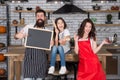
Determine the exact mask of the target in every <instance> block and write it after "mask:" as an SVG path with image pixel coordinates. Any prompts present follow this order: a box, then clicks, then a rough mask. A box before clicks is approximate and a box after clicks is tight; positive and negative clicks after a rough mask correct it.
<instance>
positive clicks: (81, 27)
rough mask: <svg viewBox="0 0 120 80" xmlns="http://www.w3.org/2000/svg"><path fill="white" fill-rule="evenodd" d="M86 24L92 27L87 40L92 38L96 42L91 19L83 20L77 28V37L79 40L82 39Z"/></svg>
mask: <svg viewBox="0 0 120 80" xmlns="http://www.w3.org/2000/svg"><path fill="white" fill-rule="evenodd" d="M86 23H90V24H91V25H92V28H91V31H90V33H89V35H88V37H89V38H93V39H94V40H96V33H95V32H96V29H95V26H94V23H93V22H92V20H91V19H89V18H87V19H85V20H84V21H83V22H82V23H81V25H80V27H79V28H78V36H79V38H82V37H83V34H84V29H85V26H86Z"/></svg>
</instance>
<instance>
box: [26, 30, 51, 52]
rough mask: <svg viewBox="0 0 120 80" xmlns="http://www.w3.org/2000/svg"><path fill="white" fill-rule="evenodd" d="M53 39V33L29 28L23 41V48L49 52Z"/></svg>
mask: <svg viewBox="0 0 120 80" xmlns="http://www.w3.org/2000/svg"><path fill="white" fill-rule="evenodd" d="M52 38H53V31H51V30H46V29H38V28H29V29H28V36H27V37H26V40H25V45H24V46H25V47H27V48H36V49H43V50H51V45H50V41H51V40H52Z"/></svg>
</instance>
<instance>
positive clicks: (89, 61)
mask: <svg viewBox="0 0 120 80" xmlns="http://www.w3.org/2000/svg"><path fill="white" fill-rule="evenodd" d="M74 40H75V52H76V53H77V54H78V57H79V64H78V72H77V80H106V76H105V73H104V71H103V69H102V66H101V64H100V61H99V59H98V57H97V55H96V53H97V52H98V51H99V50H100V49H101V47H102V46H103V45H104V44H108V42H107V40H103V41H102V43H101V44H100V45H99V46H97V43H96V34H95V26H94V24H93V22H92V21H91V20H90V19H85V20H84V21H83V22H82V24H81V26H80V27H79V29H78V33H77V35H74Z"/></svg>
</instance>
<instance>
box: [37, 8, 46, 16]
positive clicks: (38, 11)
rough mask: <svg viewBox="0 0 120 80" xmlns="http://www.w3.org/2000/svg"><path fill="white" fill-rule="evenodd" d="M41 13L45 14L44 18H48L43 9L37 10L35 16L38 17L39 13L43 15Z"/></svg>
mask: <svg viewBox="0 0 120 80" xmlns="http://www.w3.org/2000/svg"><path fill="white" fill-rule="evenodd" d="M41 12H42V13H43V14H44V16H46V12H45V11H44V10H42V9H39V10H37V11H36V12H35V15H37V13H41Z"/></svg>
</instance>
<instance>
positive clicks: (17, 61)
mask: <svg viewBox="0 0 120 80" xmlns="http://www.w3.org/2000/svg"><path fill="white" fill-rule="evenodd" d="M106 48H109V49H113V48H115V49H117V48H120V47H113V46H111V47H110V46H105V47H103V48H102V49H101V50H100V51H99V53H98V56H99V59H100V60H101V61H102V66H103V68H104V70H106V56H113V55H120V54H119V53H116V52H115V53H111V52H108V51H106ZM24 49H25V48H24V47H23V46H10V47H9V49H8V53H7V54H4V55H5V56H8V73H9V75H8V80H14V77H16V80H21V79H20V77H21V61H23V58H24ZM72 54H74V52H73V53H72ZM74 55H75V54H74ZM68 58H70V59H71V61H72V60H75V61H78V58H77V56H73V57H71V56H70V55H69V56H67V57H66V60H68V61H69V60H70V59H68ZM119 58H120V57H119ZM57 60H59V57H57ZM118 62H120V59H119V61H118ZM118 67H120V65H118ZM118 75H120V70H119V73H118Z"/></svg>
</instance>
